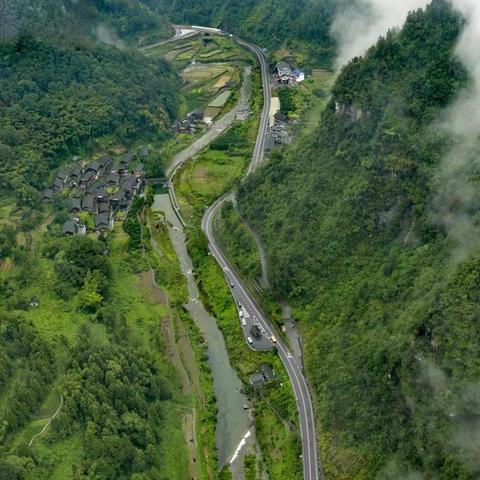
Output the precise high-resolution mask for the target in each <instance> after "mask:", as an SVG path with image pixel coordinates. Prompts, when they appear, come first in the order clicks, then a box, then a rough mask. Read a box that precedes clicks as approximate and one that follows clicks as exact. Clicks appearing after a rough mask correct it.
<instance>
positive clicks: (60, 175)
mask: <svg viewBox="0 0 480 480" xmlns="http://www.w3.org/2000/svg"><path fill="white" fill-rule="evenodd" d="M57 178H59V179H60V180H63V181H65V180H66V179H67V178H68V172H67V171H66V170H65V169H64V168H62V170H60V171H59V172H58V173H57Z"/></svg>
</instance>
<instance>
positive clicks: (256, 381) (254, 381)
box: [248, 373, 265, 388]
mask: <svg viewBox="0 0 480 480" xmlns="http://www.w3.org/2000/svg"><path fill="white" fill-rule="evenodd" d="M248 381H249V382H250V385H251V386H252V387H253V388H259V387H261V386H262V385H263V384H264V383H265V378H264V377H263V375H262V374H261V373H252V374H251V375H250V376H249V377H248Z"/></svg>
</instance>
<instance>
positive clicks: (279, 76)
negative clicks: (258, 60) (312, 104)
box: [265, 60, 305, 152]
mask: <svg viewBox="0 0 480 480" xmlns="http://www.w3.org/2000/svg"><path fill="white" fill-rule="evenodd" d="M304 80H305V73H304V72H303V71H302V70H300V69H299V68H292V66H291V65H290V64H289V63H287V62H286V61H283V60H282V61H281V62H278V63H277V64H276V66H275V71H274V73H273V76H272V87H273V90H274V91H277V92H278V91H279V90H281V89H294V88H296V87H298V85H299V84H300V83H302V82H303V81H304ZM281 110H282V109H281V99H280V96H279V95H277V96H272V99H271V106H270V112H269V120H268V130H267V136H266V138H265V150H266V151H267V152H269V151H271V150H273V148H275V147H276V146H278V145H288V144H289V143H291V141H292V136H291V133H290V131H289V128H288V127H289V125H290V123H291V121H290V119H289V118H288V115H286V114H285V113H283V112H282V111H281Z"/></svg>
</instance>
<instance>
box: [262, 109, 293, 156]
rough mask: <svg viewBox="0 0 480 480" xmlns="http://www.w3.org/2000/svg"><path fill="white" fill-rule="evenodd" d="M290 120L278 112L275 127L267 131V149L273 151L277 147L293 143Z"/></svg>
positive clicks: (272, 126)
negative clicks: (289, 127)
mask: <svg viewBox="0 0 480 480" xmlns="http://www.w3.org/2000/svg"><path fill="white" fill-rule="evenodd" d="M288 125H289V119H288V117H286V116H285V115H283V114H282V113H281V112H277V113H276V114H275V117H274V123H273V125H271V126H269V127H268V129H267V137H266V141H265V149H266V150H267V151H269V150H272V149H273V148H274V147H275V146H277V145H288V144H289V143H291V142H292V134H291V133H290V131H289V129H288Z"/></svg>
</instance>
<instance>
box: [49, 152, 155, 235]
mask: <svg viewBox="0 0 480 480" xmlns="http://www.w3.org/2000/svg"><path fill="white" fill-rule="evenodd" d="M148 156H149V151H148V149H146V148H145V147H142V148H140V149H138V151H137V152H136V153H125V154H123V155H122V156H121V157H120V158H118V159H117V161H114V159H113V158H112V157H111V156H108V155H105V156H102V157H101V158H99V159H98V160H94V161H92V162H88V163H87V162H83V161H81V160H80V159H79V158H78V157H74V158H73V160H72V162H71V163H70V164H69V165H67V166H66V167H65V168H63V169H61V170H60V171H59V172H58V173H57V175H56V177H55V180H54V181H53V184H52V185H51V186H50V187H49V188H47V189H45V190H44V191H43V194H42V201H43V202H44V203H52V202H54V201H56V200H57V198H58V195H59V194H62V195H64V197H66V198H67V201H66V207H67V210H68V213H69V215H70V218H69V219H68V220H67V221H65V223H64V224H63V225H62V234H63V235H85V234H86V233H87V232H88V231H93V232H99V233H101V232H108V231H110V230H112V229H113V227H114V222H115V216H116V215H117V214H126V213H128V211H129V210H130V207H131V205H132V203H133V200H134V199H135V197H136V196H137V195H139V194H141V193H142V192H143V188H144V185H145V178H144V166H143V163H142V162H143V161H144V160H145V159H146V158H148Z"/></svg>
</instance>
